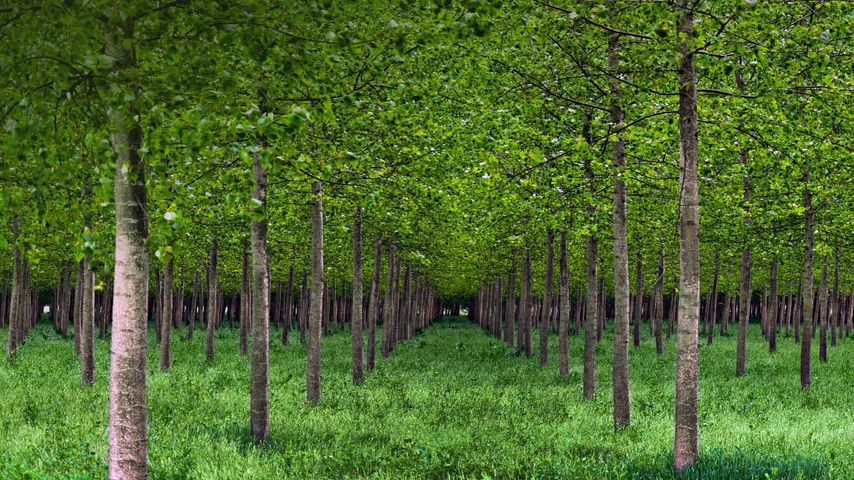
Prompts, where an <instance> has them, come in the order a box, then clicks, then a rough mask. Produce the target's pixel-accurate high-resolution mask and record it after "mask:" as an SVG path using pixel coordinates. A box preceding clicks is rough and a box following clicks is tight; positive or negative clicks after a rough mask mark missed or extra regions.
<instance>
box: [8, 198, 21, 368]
mask: <svg viewBox="0 0 854 480" xmlns="http://www.w3.org/2000/svg"><path fill="white" fill-rule="evenodd" d="M20 225H21V220H20V217H18V216H17V215H16V216H15V218H14V219H13V220H12V236H13V239H14V242H13V248H12V251H13V253H12V255H13V259H12V293H11V299H10V300H9V332H8V337H7V341H6V359H8V360H11V359H12V358H13V357H14V356H15V350H16V349H17V348H18V328H20V325H21V322H20V320H19V318H20V316H21V313H22V312H21V303H22V302H21V298H22V297H23V292H22V291H21V290H22V289H21V277H22V272H21V270H22V267H23V261H22V260H21V249H20V247H18V243H17V240H18V232H19V229H20Z"/></svg>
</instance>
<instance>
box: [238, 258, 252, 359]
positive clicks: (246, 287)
mask: <svg viewBox="0 0 854 480" xmlns="http://www.w3.org/2000/svg"><path fill="white" fill-rule="evenodd" d="M251 317H252V290H251V288H250V282H249V245H247V244H246V243H244V244H243V268H242V270H241V276H240V332H239V334H238V349H239V351H240V354H241V355H246V353H247V352H248V351H249V322H250V320H249V319H250V318H251Z"/></svg>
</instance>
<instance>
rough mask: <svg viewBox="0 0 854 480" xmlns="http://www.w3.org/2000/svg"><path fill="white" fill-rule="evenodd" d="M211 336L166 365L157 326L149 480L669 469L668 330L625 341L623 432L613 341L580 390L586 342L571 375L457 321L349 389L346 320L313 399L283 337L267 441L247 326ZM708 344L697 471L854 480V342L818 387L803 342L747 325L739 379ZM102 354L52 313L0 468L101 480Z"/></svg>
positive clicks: (9, 422) (7, 408)
mask: <svg viewBox="0 0 854 480" xmlns="http://www.w3.org/2000/svg"><path fill="white" fill-rule="evenodd" d="M732 331H733V332H734V331H735V330H734V329H732ZM199 333H200V335H198V336H197V338H196V339H195V340H194V341H193V342H192V343H190V342H187V341H185V340H184V337H185V335H186V332H185V331H184V330H182V331H180V332H177V333H176V334H175V336H174V337H173V338H174V340H175V341H174V352H173V360H174V365H173V367H172V370H171V371H170V372H168V373H160V372H159V370H158V361H157V358H158V357H157V355H158V349H157V346H156V344H155V342H154V337H153V335H152V336H151V340H150V345H149V381H148V382H149V383H148V384H149V408H150V413H149V425H150V427H149V459H150V460H149V462H150V465H149V468H150V478H152V479H155V480H156V479H184V478H188V479H191V478H192V479H237V478H271V479H272V478H276V479H281V478H295V479H314V478H335V479H338V478H387V479H403V478H437V479H439V478H441V479H445V478H473V479H487V478H491V479H505V478H591V479H605V478H671V477H672V476H673V474H672V470H671V467H670V465H671V455H672V454H671V452H672V442H673V375H674V346H673V342H672V340H671V341H668V342H667V343H666V351H665V353H664V354H663V355H662V356H661V357H658V356H657V355H656V354H655V346H654V342H653V341H652V340H651V339H650V338H648V337H647V335H646V333H647V332H646V329H644V340H643V343H642V345H641V347H640V349H638V350H635V349H632V350H631V388H632V426H631V427H630V428H629V429H627V430H625V431H622V432H619V433H615V432H614V430H613V427H612V425H613V424H612V419H611V388H610V383H611V363H610V357H611V353H610V352H611V339H610V337H609V336H607V335H606V338H603V340H602V342H600V344H599V348H598V355H597V357H598V361H599V365H598V367H599V375H598V383H599V391H598V393H597V395H596V398H595V400H593V401H591V402H582V400H581V362H580V359H581V349H582V339H581V338H580V337H572V338H571V340H570V365H571V372H570V378H569V380H568V381H567V382H564V381H562V380H561V379H560V378H559V376H558V374H557V367H556V359H557V357H556V353H557V352H556V345H557V338H556V337H554V336H553V337H552V339H551V349H552V351H551V363H550V366H549V367H548V368H547V369H540V368H539V366H538V360H537V354H536V352H535V355H534V357H533V358H530V359H526V358H524V357H521V356H518V355H516V354H515V353H514V352H512V351H510V350H508V349H507V348H506V347H505V346H504V344H502V343H500V342H498V341H496V340H494V339H492V338H490V337H489V336H488V335H487V334H486V333H484V332H483V331H481V330H480V329H478V328H477V326H476V325H473V324H471V323H468V322H464V321H457V320H446V321H443V322H440V323H437V324H436V325H435V326H434V327H432V328H430V329H429V330H428V331H426V332H424V333H423V334H421V335H419V336H417V337H416V338H414V339H413V340H411V341H409V342H406V343H405V344H402V345H400V346H399V347H398V348H397V350H396V351H395V352H393V354H392V355H391V357H389V358H388V359H385V360H378V364H377V369H376V370H375V371H374V372H373V373H370V374H368V375H367V379H366V382H365V385H364V386H363V387H354V386H352V385H351V382H350V373H349V367H350V337H349V332H341V333H339V334H336V335H334V336H331V337H328V338H325V339H324V340H323V388H322V402H321V404H320V405H319V406H317V407H309V406H307V405H306V404H305V401H304V396H305V363H306V361H305V352H304V348H303V347H302V346H301V345H300V344H299V342H296V344H292V345H290V346H281V344H280V343H279V342H278V341H274V342H273V346H272V348H271V357H270V401H271V415H270V418H271V429H270V430H271V441H270V443H269V445H267V446H266V447H265V448H256V447H255V446H254V445H253V444H252V442H251V441H250V438H249V435H248V429H247V426H246V425H247V423H248V420H247V419H248V410H249V406H248V384H249V382H248V377H249V360H248V358H247V357H241V356H240V355H239V354H238V350H237V330H236V329H235V330H228V329H223V330H221V331H220V332H218V333H217V352H216V358H215V360H214V361H212V362H210V363H209V362H207V361H206V360H205V355H204V344H205V341H204V332H199ZM0 335H2V337H1V338H3V339H5V336H6V331H5V330H0ZM271 336H272V335H271ZM378 337H379V336H378ZM535 338H537V337H536V336H535ZM701 343H702V346H701V348H700V360H699V362H700V438H701V441H700V443H701V445H700V448H701V455H702V461H701V463H700V464H699V465H698V467H697V469H696V470H695V471H692V472H690V474H689V475H686V476H685V477H686V478H831V479H845V478H854V386H852V380H854V376H852V373H851V372H854V339H851V338H849V339H842V340H840V342H839V346H837V347H836V348H830V349H829V360H830V361H829V363H827V364H819V363H818V358H817V355H816V357H814V358H813V377H812V385H813V386H812V388H811V389H810V390H809V391H806V392H804V391H801V389H800V386H799V376H798V365H799V363H798V359H799V350H798V346H797V345H796V344H795V343H794V341H793V340H792V339H791V338H786V337H781V338H780V342H779V343H780V350H779V352H778V353H777V354H776V355H774V356H771V355H769V354H768V351H767V344H766V343H765V342H764V341H763V339H762V337H761V335H760V332H759V330H758V327H757V326H755V325H753V326H751V330H750V337H749V345H748V373H747V375H746V376H745V377H743V378H736V377H735V374H734V369H735V338H734V335H733V336H730V337H725V338H722V339H721V338H718V337H716V338H715V343H714V345H712V346H710V347H707V346H705V342H701ZM535 349H536V347H535ZM813 350H814V353H816V354H817V350H818V347H817V344H816V347H815V348H814V349H813ZM108 352H109V343H108V341H106V340H98V341H97V342H96V359H97V360H96V361H97V363H96V376H97V380H96V383H95V386H94V387H93V388H88V389H84V388H82V387H81V386H80V380H79V377H80V375H79V367H78V361H77V359H76V357H75V355H74V352H73V344H72V342H70V341H63V340H61V339H60V338H59V337H58V336H57V335H56V334H55V333H53V331H52V330H51V329H50V327H49V326H47V325H42V326H39V327H37V329H36V330H34V331H33V332H32V333H31V335H30V338H29V339H28V340H27V343H26V344H25V345H24V346H23V347H21V348H20V350H19V351H18V352H17V356H16V358H15V359H14V361H13V362H12V363H11V364H9V363H7V362H6V361H5V360H0V411H2V413H0V478H2V479H7V478H104V476H105V471H106V458H107V414H108V403H107V402H108V395H107V384H108V379H107V365H108V362H107V354H108ZM4 356H5V355H4Z"/></svg>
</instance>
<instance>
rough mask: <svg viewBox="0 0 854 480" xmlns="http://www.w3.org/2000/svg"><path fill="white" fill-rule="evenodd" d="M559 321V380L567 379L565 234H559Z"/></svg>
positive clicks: (567, 333) (567, 320)
mask: <svg viewBox="0 0 854 480" xmlns="http://www.w3.org/2000/svg"><path fill="white" fill-rule="evenodd" d="M559 293H560V319H559V322H560V323H559V325H558V334H557V335H558V357H559V360H558V362H559V365H558V369H559V372H560V376H561V378H563V379H564V380H566V379H567V378H569V338H568V337H569V315H570V311H569V302H570V298H569V269H568V268H567V262H566V233H564V232H561V234H560V292H559Z"/></svg>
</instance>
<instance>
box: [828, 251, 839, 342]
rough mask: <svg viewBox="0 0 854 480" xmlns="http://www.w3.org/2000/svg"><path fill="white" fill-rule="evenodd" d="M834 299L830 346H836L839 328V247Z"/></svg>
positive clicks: (836, 257) (834, 281)
mask: <svg viewBox="0 0 854 480" xmlns="http://www.w3.org/2000/svg"><path fill="white" fill-rule="evenodd" d="M833 265H834V266H833V298H831V302H830V305H831V308H832V313H831V316H830V320H831V322H830V345H831V346H833V347H835V346H836V330H837V328H838V327H839V316H840V314H839V306H840V305H839V247H836V248H835V253H834V260H833Z"/></svg>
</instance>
